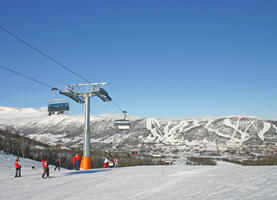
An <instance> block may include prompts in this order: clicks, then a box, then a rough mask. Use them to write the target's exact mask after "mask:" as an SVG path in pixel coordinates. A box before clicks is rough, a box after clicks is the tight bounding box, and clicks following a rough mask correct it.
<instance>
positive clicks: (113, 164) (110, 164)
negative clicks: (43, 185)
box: [14, 154, 119, 178]
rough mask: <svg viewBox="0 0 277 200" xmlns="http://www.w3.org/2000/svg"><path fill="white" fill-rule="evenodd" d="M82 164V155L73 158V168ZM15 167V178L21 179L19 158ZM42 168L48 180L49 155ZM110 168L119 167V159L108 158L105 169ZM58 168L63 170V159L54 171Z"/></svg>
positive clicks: (44, 159)
mask: <svg viewBox="0 0 277 200" xmlns="http://www.w3.org/2000/svg"><path fill="white" fill-rule="evenodd" d="M80 164H81V156H80V154H76V155H75V156H74V157H73V168H74V169H75V170H79V169H80ZM14 165H15V169H16V171H15V177H21V164H20V161H19V158H16V160H15V162H14ZM42 167H43V173H42V178H48V177H49V161H48V157H47V155H44V157H43V158H42ZM109 167H119V164H118V159H117V158H116V157H114V159H113V162H112V161H110V160H108V158H106V159H105V160H104V168H109ZM57 168H58V170H59V171H60V168H61V159H60V158H57V160H56V166H55V169H54V170H56V169H57ZM32 170H35V166H34V164H32Z"/></svg>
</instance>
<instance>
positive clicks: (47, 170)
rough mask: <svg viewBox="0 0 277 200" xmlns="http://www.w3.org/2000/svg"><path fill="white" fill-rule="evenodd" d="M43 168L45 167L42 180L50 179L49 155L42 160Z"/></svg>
mask: <svg viewBox="0 0 277 200" xmlns="http://www.w3.org/2000/svg"><path fill="white" fill-rule="evenodd" d="M42 166H43V174H42V178H47V177H49V162H48V158H47V155H45V156H44V157H43V159H42Z"/></svg>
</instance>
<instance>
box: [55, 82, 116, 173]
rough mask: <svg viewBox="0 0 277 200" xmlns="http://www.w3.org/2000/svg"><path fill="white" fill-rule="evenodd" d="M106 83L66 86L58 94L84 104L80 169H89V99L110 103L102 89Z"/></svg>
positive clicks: (106, 93) (109, 98) (107, 95)
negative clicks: (95, 97) (93, 98)
mask: <svg viewBox="0 0 277 200" xmlns="http://www.w3.org/2000/svg"><path fill="white" fill-rule="evenodd" d="M106 84H107V83H86V84H71V85H68V86H67V88H66V89H65V91H60V94H63V95H65V96H68V97H69V98H71V99H73V100H74V101H76V102H77V103H85V123H84V144H83V157H82V161H81V166H80V168H81V169H91V157H90V98H91V97H94V96H98V97H99V98H100V99H101V100H102V101H104V102H107V101H111V100H112V98H111V97H110V96H109V94H108V92H107V91H106V90H105V89H104V86H105V85H106Z"/></svg>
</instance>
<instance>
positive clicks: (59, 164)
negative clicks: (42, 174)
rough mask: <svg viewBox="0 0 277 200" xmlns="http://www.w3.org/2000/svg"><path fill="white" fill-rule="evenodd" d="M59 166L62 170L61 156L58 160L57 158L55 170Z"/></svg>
mask: <svg viewBox="0 0 277 200" xmlns="http://www.w3.org/2000/svg"><path fill="white" fill-rule="evenodd" d="M57 168H58V170H59V171H60V168H61V159H60V158H57V160H56V166H55V169H54V170H56V169H57Z"/></svg>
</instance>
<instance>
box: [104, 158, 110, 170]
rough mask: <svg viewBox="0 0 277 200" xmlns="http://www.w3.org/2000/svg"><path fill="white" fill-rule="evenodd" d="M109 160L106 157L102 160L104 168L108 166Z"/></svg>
mask: <svg viewBox="0 0 277 200" xmlns="http://www.w3.org/2000/svg"><path fill="white" fill-rule="evenodd" d="M109 162H110V161H109V160H108V158H106V159H105V160H104V168H109Z"/></svg>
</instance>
